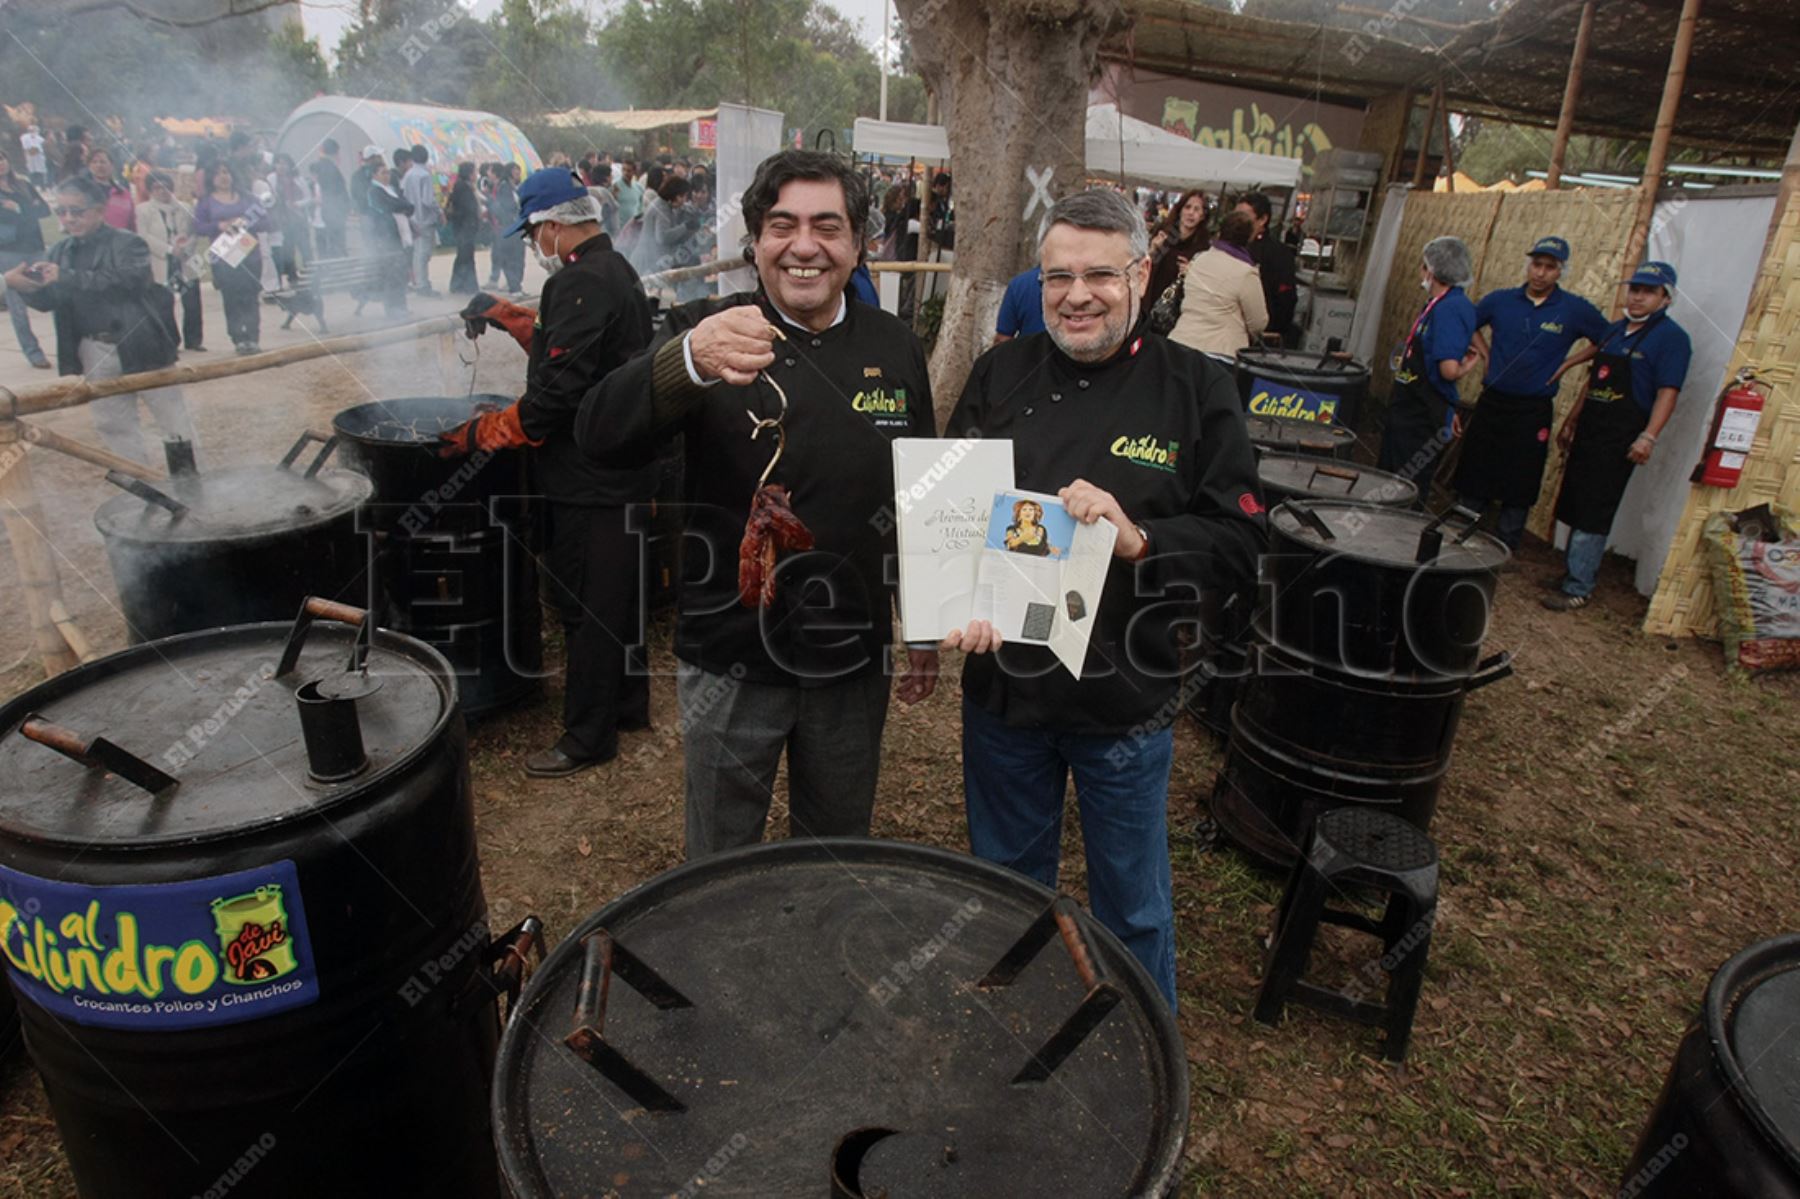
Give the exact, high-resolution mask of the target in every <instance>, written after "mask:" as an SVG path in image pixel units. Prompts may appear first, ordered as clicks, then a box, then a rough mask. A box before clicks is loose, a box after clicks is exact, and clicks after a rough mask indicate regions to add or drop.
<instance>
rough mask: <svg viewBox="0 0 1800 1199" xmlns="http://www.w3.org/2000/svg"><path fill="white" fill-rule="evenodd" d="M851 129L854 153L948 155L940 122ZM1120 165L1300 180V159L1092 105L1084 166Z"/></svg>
mask: <svg viewBox="0 0 1800 1199" xmlns="http://www.w3.org/2000/svg"><path fill="white" fill-rule="evenodd" d="M852 133H853V136H854V138H855V143H854V144H855V146H856V152H857V153H858V154H883V155H889V156H891V157H895V158H917V159H920V160H922V161H925V162H932V163H938V162H943V161H945V160H946V159H948V158H949V157H950V141H949V137H948V135H947V134H945V132H944V129H943V127H942V126H939V125H912V124H907V123H905V122H902V121H875V120H870V119H869V118H868V117H858V118H857V121H856V127H855V129H854V130H853V131H852ZM1121 164H1122V165H1123V168H1124V173H1123V178H1125V179H1129V180H1132V181H1134V182H1140V183H1157V184H1162V185H1165V186H1169V187H1189V186H1195V185H1198V184H1202V183H1220V184H1223V183H1240V184H1242V183H1257V184H1262V185H1265V186H1274V187H1294V186H1297V185H1298V184H1299V182H1300V162H1299V160H1298V159H1294V158H1280V157H1277V156H1276V155H1273V154H1249V153H1242V152H1239V151H1236V150H1216V149H1213V148H1211V147H1209V146H1202V145H1200V144H1198V143H1197V142H1192V141H1189V140H1188V139H1187V138H1185V137H1182V136H1181V135H1180V134H1178V133H1170V132H1169V131H1168V130H1166V129H1158V128H1157V127H1156V126H1155V125H1152V124H1150V123H1149V122H1148V121H1140V120H1138V119H1137V118H1136V117H1129V116H1127V117H1121V116H1120V113H1119V110H1118V108H1117V107H1116V106H1115V105H1112V104H1096V105H1093V106H1092V107H1090V108H1089V109H1088V115H1087V169H1088V170H1090V171H1092V172H1093V173H1094V174H1096V175H1107V176H1112V177H1119V176H1120V168H1121Z"/></svg>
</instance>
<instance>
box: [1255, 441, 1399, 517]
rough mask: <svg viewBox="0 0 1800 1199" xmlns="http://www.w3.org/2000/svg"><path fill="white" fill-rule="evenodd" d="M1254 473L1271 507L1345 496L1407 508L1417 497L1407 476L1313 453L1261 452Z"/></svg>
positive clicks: (1345, 498)
mask: <svg viewBox="0 0 1800 1199" xmlns="http://www.w3.org/2000/svg"><path fill="white" fill-rule="evenodd" d="M1256 475H1257V478H1259V479H1260V480H1262V488H1263V499H1264V501H1265V502H1267V504H1268V505H1269V507H1271V508H1273V507H1274V506H1275V505H1277V504H1283V503H1286V502H1287V501H1288V500H1349V501H1351V502H1353V503H1358V504H1381V505H1384V506H1386V507H1389V508H1410V507H1412V506H1413V501H1415V500H1417V499H1418V498H1419V489H1418V488H1417V487H1416V486H1414V485H1413V483H1412V482H1411V480H1408V479H1402V478H1401V477H1400V476H1399V475H1396V474H1392V473H1390V472H1388V471H1385V470H1376V469H1375V468H1373V467H1369V466H1351V465H1349V464H1348V463H1345V462H1340V461H1337V460H1335V459H1332V458H1322V457H1319V456H1318V455H1315V454H1285V453H1278V452H1277V453H1266V454H1263V455H1261V456H1260V457H1258V458H1257V460H1256Z"/></svg>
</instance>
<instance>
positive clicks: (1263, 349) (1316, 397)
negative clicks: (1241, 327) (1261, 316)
mask: <svg viewBox="0 0 1800 1199" xmlns="http://www.w3.org/2000/svg"><path fill="white" fill-rule="evenodd" d="M1237 385H1238V397H1239V399H1240V400H1241V401H1242V402H1243V405H1244V410H1245V411H1246V412H1248V413H1250V415H1252V416H1270V417H1279V418H1284V419H1293V420H1305V421H1316V422H1318V423H1320V424H1326V425H1342V426H1344V427H1345V428H1347V429H1356V428H1358V427H1360V421H1361V417H1362V406H1363V401H1364V400H1365V399H1367V398H1368V394H1369V368H1368V367H1366V366H1364V365H1363V364H1362V363H1360V362H1357V361H1355V360H1354V359H1351V358H1342V357H1338V356H1337V355H1335V354H1324V355H1320V354H1312V353H1303V352H1301V351H1299V350H1284V349H1275V348H1270V347H1267V346H1251V347H1248V348H1246V349H1242V350H1239V351H1238V353H1237Z"/></svg>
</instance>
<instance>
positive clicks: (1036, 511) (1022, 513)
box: [1006, 500, 1062, 558]
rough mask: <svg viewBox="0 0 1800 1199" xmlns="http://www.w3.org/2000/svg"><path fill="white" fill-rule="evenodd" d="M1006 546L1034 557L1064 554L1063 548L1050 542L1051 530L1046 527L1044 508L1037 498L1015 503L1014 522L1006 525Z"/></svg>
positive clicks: (1010, 549)
mask: <svg viewBox="0 0 1800 1199" xmlns="http://www.w3.org/2000/svg"><path fill="white" fill-rule="evenodd" d="M1006 548H1007V550H1008V551H1009V552H1011V553H1014V554H1030V555H1031V556H1033V557H1034V558H1057V557H1061V556H1062V550H1060V549H1058V548H1057V547H1056V546H1054V545H1052V544H1050V533H1049V530H1047V529H1045V528H1044V509H1043V508H1042V507H1041V506H1040V505H1039V504H1038V503H1037V501H1035V500H1019V501H1018V502H1017V503H1015V504H1013V522H1012V524H1010V525H1008V526H1006Z"/></svg>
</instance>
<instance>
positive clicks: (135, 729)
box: [0, 623, 455, 851]
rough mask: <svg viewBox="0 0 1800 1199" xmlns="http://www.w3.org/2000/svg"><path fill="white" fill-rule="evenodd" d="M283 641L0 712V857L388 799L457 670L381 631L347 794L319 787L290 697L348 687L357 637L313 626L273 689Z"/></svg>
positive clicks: (257, 627) (92, 673)
mask: <svg viewBox="0 0 1800 1199" xmlns="http://www.w3.org/2000/svg"><path fill="white" fill-rule="evenodd" d="M290 627H291V626H290V625H288V624H286V623H277V624H252V625H237V626H233V627H231V628H224V629H211V630H207V631H205V632H198V633H186V634H183V635H181V636H178V637H168V638H164V639H163V640H160V641H152V642H147V643H145V644H143V645H138V646H133V647H132V648H130V649H127V650H122V651H120V652H119V653H116V654H111V655H109V656H107V657H104V658H101V659H99V660H97V661H94V662H89V663H86V664H84V665H82V666H79V667H77V668H75V669H74V670H71V671H68V672H66V673H64V674H60V675H57V676H56V677H55V678H53V679H50V680H48V681H47V682H44V683H41V684H39V685H38V686H36V687H34V688H32V689H31V690H30V691H27V692H25V693H24V694H23V695H20V696H18V697H17V698H15V699H13V700H12V701H11V702H10V703H8V704H6V705H5V706H4V707H0V778H4V779H6V781H7V785H6V786H5V787H3V788H0V844H4V843H5V842H7V841H31V842H41V843H50V844H59V845H75V846H81V847H84V848H85V849H86V850H89V851H91V850H94V849H99V850H105V849H111V848H125V849H136V848H138V847H142V846H152V845H167V844H172V843H180V842H189V841H196V840H209V839H216V838H220V837H229V836H232V835H236V834H240V833H244V832H247V831H250V830H253V829H258V828H261V827H264V826H266V825H269V824H272V823H275V822H278V821H282V820H288V819H292V818H296V817H300V816H306V815H311V814H313V813H316V812H318V811H320V810H322V809H326V808H328V807H330V806H331V805H333V804H335V803H337V802H339V801H341V800H344V799H349V798H353V797H355V796H357V795H362V794H366V793H368V792H369V791H370V790H371V789H377V788H380V787H381V786H382V783H383V780H384V779H386V778H388V777H391V776H392V775H393V774H394V773H396V772H397V771H398V770H400V769H401V768H402V767H403V766H404V764H406V763H408V762H410V761H411V760H412V759H413V758H414V757H415V756H416V755H417V754H418V753H420V752H421V751H423V750H425V749H426V748H427V747H428V746H430V745H431V744H432V743H434V742H435V741H436V740H437V738H438V736H439V733H440V730H441V729H442V727H443V725H444V724H445V723H446V722H447V721H448V720H449V719H450V717H451V715H452V714H453V710H454V704H455V690H454V685H453V679H452V677H451V675H450V667H449V664H448V663H447V662H446V661H445V660H444V658H443V656H442V655H440V654H439V653H438V652H437V651H436V650H434V649H432V648H431V647H430V646H428V645H425V644H424V643H422V642H419V641H415V640H413V639H412V638H410V637H403V636H401V635H399V634H395V633H387V632H377V633H376V634H375V635H374V638H373V644H372V645H371V647H370V648H369V652H368V657H367V665H368V670H367V679H366V680H364V683H363V686H361V687H360V688H358V690H360V691H364V692H367V691H368V690H369V685H371V684H375V686H374V688H373V692H372V693H371V694H364V695H363V697H362V698H359V699H357V700H356V701H355V711H356V717H357V723H358V725H359V727H360V731H361V736H362V742H363V748H364V751H365V753H366V754H367V758H368V761H367V765H366V766H365V767H364V768H363V769H361V770H360V771H357V772H356V773H355V774H354V775H353V776H352V777H349V778H347V779H345V780H344V781H342V782H339V783H334V784H329V785H327V784H320V783H317V782H315V781H313V780H312V778H311V777H310V776H309V773H308V771H309V765H310V762H309V758H308V755H307V751H306V747H305V744H304V743H303V741H302V737H301V729H300V717H299V712H298V705H297V704H296V700H295V692H296V690H298V689H299V688H300V687H302V686H303V685H304V684H306V683H309V682H313V681H315V680H320V681H322V682H325V683H327V684H329V683H330V682H331V681H332V680H335V679H340V678H342V676H343V675H344V673H345V668H346V667H347V666H348V665H349V661H350V654H351V650H352V647H353V643H354V639H355V630H354V629H353V628H351V627H350V626H345V625H327V624H314V625H313V627H312V628H311V630H310V631H309V633H308V634H307V637H306V640H305V644H304V647H303V649H302V651H301V654H300V657H299V660H298V663H297V665H296V667H295V669H294V670H293V671H292V672H291V673H289V674H284V675H277V674H276V670H277V667H278V663H279V660H280V658H281V655H282V649H283V647H284V645H285V644H286V643H287V640H288V633H289V630H290ZM357 677H360V676H357ZM328 689H331V690H335V691H342V690H344V689H343V688H328ZM32 716H36V717H39V718H41V720H42V721H43V722H45V723H46V724H48V725H51V726H59V727H60V728H61V729H64V730H67V731H68V732H69V733H72V734H73V735H74V737H75V738H76V739H77V740H78V741H79V742H81V743H85V745H86V747H87V752H86V762H85V764H84V762H83V761H81V760H76V759H74V758H71V757H69V756H65V754H64V753H61V752H58V750H56V749H53V748H51V747H50V746H49V745H46V744H42V743H40V742H39V741H36V740H33V739H31V738H30V737H27V736H26V734H25V730H24V729H23V728H22V726H23V725H24V724H25V722H26V720H27V718H28V717H32ZM35 727H37V726H34V728H35ZM117 753H124V754H127V755H129V756H130V757H131V758H135V759H136V760H137V761H138V762H139V763H142V764H143V765H145V766H148V767H149V768H150V772H149V774H148V777H147V778H146V780H145V781H144V782H142V783H134V782H131V781H128V779H129V778H130V777H131V776H133V775H134V774H135V775H139V776H140V777H144V776H145V772H144V771H142V770H141V769H140V767H137V766H133V765H131V764H130V762H129V761H121V760H120V759H118V758H117V757H115V756H114V755H115V754H117ZM156 774H161V775H163V776H166V777H167V779H169V780H171V781H173V782H174V783H175V784H176V785H175V786H174V788H173V789H172V790H170V789H166V787H165V786H164V785H163V784H159V783H158V782H157V781H156V779H155V775H156ZM326 835H329V834H326Z"/></svg>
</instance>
